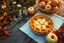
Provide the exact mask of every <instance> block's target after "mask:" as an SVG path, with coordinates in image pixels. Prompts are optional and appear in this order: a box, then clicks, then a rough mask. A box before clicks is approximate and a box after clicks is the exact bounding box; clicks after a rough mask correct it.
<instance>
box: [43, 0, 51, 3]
mask: <svg viewBox="0 0 64 43" xmlns="http://www.w3.org/2000/svg"><path fill="white" fill-rule="evenodd" d="M43 1H44V2H46V3H48V2H49V1H51V0H43Z"/></svg>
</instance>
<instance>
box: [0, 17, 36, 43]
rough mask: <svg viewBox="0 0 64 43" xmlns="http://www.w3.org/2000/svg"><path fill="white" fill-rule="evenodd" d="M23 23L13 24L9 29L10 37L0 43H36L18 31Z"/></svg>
mask: <svg viewBox="0 0 64 43" xmlns="http://www.w3.org/2000/svg"><path fill="white" fill-rule="evenodd" d="M26 19H27V21H28V20H29V18H28V17H27V18H26ZM25 23H26V22H24V21H20V22H19V23H17V22H13V24H12V26H13V25H14V26H13V27H11V28H10V30H12V32H11V35H10V36H9V37H7V38H6V39H0V43H37V42H35V41H34V40H33V39H31V38H30V37H28V36H27V35H26V34H25V33H23V32H22V31H20V30H19V28H20V27H21V26H23V25H24V24H25Z"/></svg>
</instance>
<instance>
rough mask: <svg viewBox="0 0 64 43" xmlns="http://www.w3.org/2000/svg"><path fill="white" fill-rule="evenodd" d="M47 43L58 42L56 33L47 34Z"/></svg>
mask: <svg viewBox="0 0 64 43" xmlns="http://www.w3.org/2000/svg"><path fill="white" fill-rule="evenodd" d="M46 41H47V43H57V41H58V37H57V36H56V35H55V34H54V33H49V34H48V35H47V36H46Z"/></svg>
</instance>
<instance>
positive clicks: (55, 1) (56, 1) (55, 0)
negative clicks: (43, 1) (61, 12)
mask: <svg viewBox="0 0 64 43" xmlns="http://www.w3.org/2000/svg"><path fill="white" fill-rule="evenodd" d="M59 4H60V3H59V0H52V2H51V5H52V6H57V5H59Z"/></svg>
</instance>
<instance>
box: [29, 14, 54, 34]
mask: <svg viewBox="0 0 64 43" xmlns="http://www.w3.org/2000/svg"><path fill="white" fill-rule="evenodd" d="M29 24H30V27H31V29H32V30H33V31H34V32H35V33H38V34H48V33H49V32H51V30H52V29H53V28H54V23H53V20H52V19H51V18H49V17H48V16H45V15H43V14H38V15H36V16H33V17H32V18H31V19H30V22H29Z"/></svg>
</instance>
